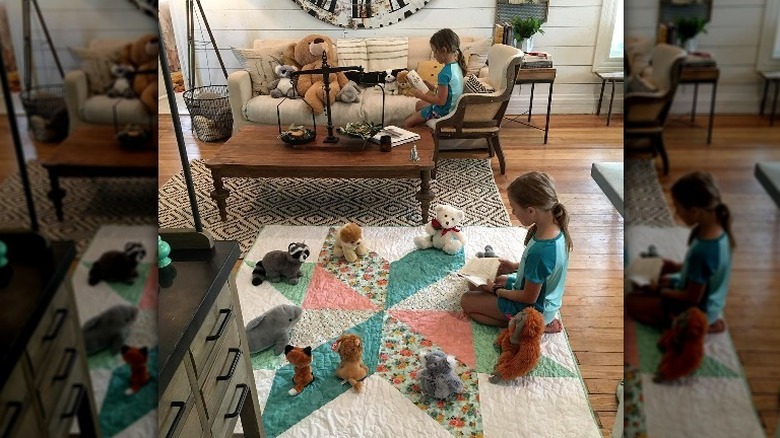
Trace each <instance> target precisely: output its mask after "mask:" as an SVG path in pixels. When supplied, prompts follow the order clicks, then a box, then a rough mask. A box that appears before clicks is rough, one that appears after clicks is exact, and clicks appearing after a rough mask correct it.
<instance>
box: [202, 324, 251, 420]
mask: <svg viewBox="0 0 780 438" xmlns="http://www.w3.org/2000/svg"><path fill="white" fill-rule="evenodd" d="M224 337H225V339H224V341H223V342H222V343H221V344H220V345H219V346H217V348H216V349H215V350H214V352H213V353H212V354H213V356H214V359H213V365H212V366H211V368H210V369H209V371H208V373H207V374H206V376H205V378H204V379H203V381H202V382H201V381H199V382H198V383H199V385H200V391H201V394H202V395H203V400H204V406H206V414H207V416H208V417H209V419H211V418H212V417H213V416H214V412H216V410H217V409H218V407H219V404H220V403H221V402H222V399H223V398H224V397H225V393H226V392H227V389H228V387H229V386H230V381H233V380H235V376H236V375H237V373H238V371H239V369H240V368H242V367H245V366H246V365H245V363H244V360H246V359H245V358H244V352H243V351H242V350H241V342H240V340H239V337H238V324H237V323H236V318H231V320H230V323H229V325H228V329H227V330H225V336H224Z"/></svg>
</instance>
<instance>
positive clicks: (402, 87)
mask: <svg viewBox="0 0 780 438" xmlns="http://www.w3.org/2000/svg"><path fill="white" fill-rule="evenodd" d="M408 74H409V71H408V70H401V71H399V72H398V74H397V75H396V77H395V78H396V81H397V82H398V94H400V95H403V96H410V97H415V96H414V85H412V83H411V82H410V81H409V80H407V79H406V76H407V75H408Z"/></svg>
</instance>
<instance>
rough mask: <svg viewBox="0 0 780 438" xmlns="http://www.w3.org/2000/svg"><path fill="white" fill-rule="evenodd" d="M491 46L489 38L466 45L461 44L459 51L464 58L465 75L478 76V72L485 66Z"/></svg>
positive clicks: (491, 42)
mask: <svg viewBox="0 0 780 438" xmlns="http://www.w3.org/2000/svg"><path fill="white" fill-rule="evenodd" d="M492 45H493V41H492V40H491V39H490V38H482V39H478V40H474V41H470V42H467V43H461V45H460V51H461V52H463V57H464V58H466V61H467V64H466V66H467V68H466V74H472V75H476V76H479V70H480V69H481V68H482V67H484V66H485V65H486V64H487V59H488V52H489V51H490V47H491V46H492Z"/></svg>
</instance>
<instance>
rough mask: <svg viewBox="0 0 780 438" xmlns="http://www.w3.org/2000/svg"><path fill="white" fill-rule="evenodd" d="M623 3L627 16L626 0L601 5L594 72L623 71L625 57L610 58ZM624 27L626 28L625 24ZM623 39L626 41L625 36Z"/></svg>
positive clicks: (605, 2) (611, 1)
mask: <svg viewBox="0 0 780 438" xmlns="http://www.w3.org/2000/svg"><path fill="white" fill-rule="evenodd" d="M621 2H622V3H623V13H624V14H625V0H604V2H603V3H602V5H601V19H600V20H599V29H598V33H597V34H596V46H595V50H594V51H593V62H592V64H593V65H592V70H593V72H596V73H612V72H619V71H623V56H621V57H619V58H610V57H609V52H610V49H611V48H612V35H613V34H614V32H615V22H616V21H617V20H616V17H617V13H618V10H617V9H618V5H619V4H620V3H621ZM624 20H625V15H624ZM623 25H624V27H625V22H624V23H623ZM623 39H624V40H625V35H624V36H623Z"/></svg>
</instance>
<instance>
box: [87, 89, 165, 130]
mask: <svg viewBox="0 0 780 438" xmlns="http://www.w3.org/2000/svg"><path fill="white" fill-rule="evenodd" d="M115 111H116V123H117V124H118V125H119V126H120V127H122V126H123V125H125V124H128V123H135V124H140V125H148V124H149V122H150V118H149V112H148V111H147V109H146V107H145V106H144V104H143V103H141V101H140V100H138V99H121V98H113V97H108V96H107V95H105V94H99V95H95V96H92V97H89V98H87V100H85V101H84V105H83V106H82V107H81V118H82V119H83V120H84V121H85V122H87V123H95V124H99V125H112V124H114V112H115Z"/></svg>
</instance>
